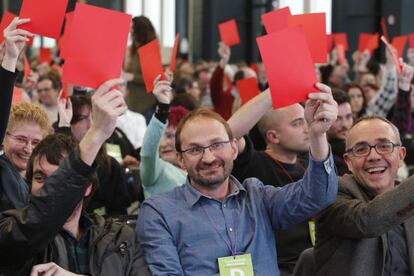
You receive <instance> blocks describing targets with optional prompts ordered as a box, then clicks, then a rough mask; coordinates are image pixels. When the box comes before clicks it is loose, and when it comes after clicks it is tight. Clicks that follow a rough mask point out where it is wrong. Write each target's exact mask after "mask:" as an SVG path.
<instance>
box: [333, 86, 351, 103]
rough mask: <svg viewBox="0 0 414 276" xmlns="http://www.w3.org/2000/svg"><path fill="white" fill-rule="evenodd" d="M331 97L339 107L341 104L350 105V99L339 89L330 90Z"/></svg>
mask: <svg viewBox="0 0 414 276" xmlns="http://www.w3.org/2000/svg"><path fill="white" fill-rule="evenodd" d="M332 97H333V98H334V100H335V102H336V103H337V104H338V105H341V104H343V103H349V104H350V103H351V98H350V97H349V95H348V94H347V93H346V92H345V91H343V90H342V89H339V88H332Z"/></svg>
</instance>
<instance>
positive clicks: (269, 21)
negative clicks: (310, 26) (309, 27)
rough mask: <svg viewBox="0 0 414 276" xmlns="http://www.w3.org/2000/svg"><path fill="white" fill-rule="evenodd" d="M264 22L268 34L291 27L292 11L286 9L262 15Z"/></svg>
mask: <svg viewBox="0 0 414 276" xmlns="http://www.w3.org/2000/svg"><path fill="white" fill-rule="evenodd" d="M261 17H262V22H263V25H264V26H265V29H266V32H267V33H268V34H270V33H273V32H277V31H280V30H282V29H284V28H287V27H288V26H289V17H290V9H289V7H284V8H281V9H277V10H274V11H270V12H267V13H264V14H262V16H261Z"/></svg>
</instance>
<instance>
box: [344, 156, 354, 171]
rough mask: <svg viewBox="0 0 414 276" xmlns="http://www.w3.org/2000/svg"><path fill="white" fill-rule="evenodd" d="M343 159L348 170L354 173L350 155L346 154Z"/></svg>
mask: <svg viewBox="0 0 414 276" xmlns="http://www.w3.org/2000/svg"><path fill="white" fill-rule="evenodd" d="M343 158H344V160H345V163H346V165H347V166H348V170H349V171H350V172H352V173H353V169H352V162H351V158H350V157H349V153H344V156H343Z"/></svg>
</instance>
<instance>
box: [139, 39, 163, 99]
mask: <svg viewBox="0 0 414 276" xmlns="http://www.w3.org/2000/svg"><path fill="white" fill-rule="evenodd" d="M138 56H139V62H140V63H141V71H142V77H143V78H144V82H145V88H146V89H147V92H148V93H149V92H151V91H152V90H153V89H154V80H155V78H156V77H157V76H158V75H162V76H163V75H164V70H163V68H162V61H161V51H160V44H159V42H158V39H154V40H153V41H151V42H149V43H147V44H145V45H144V46H142V47H139V48H138Z"/></svg>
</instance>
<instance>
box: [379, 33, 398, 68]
mask: <svg viewBox="0 0 414 276" xmlns="http://www.w3.org/2000/svg"><path fill="white" fill-rule="evenodd" d="M381 41H382V42H384V44H385V46H386V47H387V51H388V53H389V54H390V55H391V57H392V61H393V62H394V64H395V67H397V72H398V74H401V72H402V64H401V62H400V60H399V59H398V54H396V53H395V52H394V51H393V50H392V47H393V46H392V45H391V44H390V43H389V42H388V40H387V39H386V38H385V37H384V36H381Z"/></svg>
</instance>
